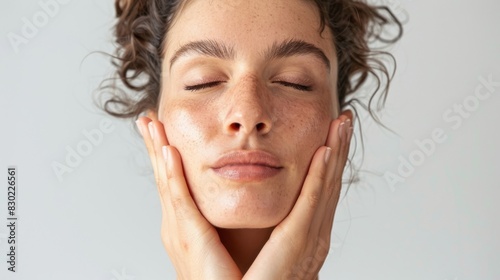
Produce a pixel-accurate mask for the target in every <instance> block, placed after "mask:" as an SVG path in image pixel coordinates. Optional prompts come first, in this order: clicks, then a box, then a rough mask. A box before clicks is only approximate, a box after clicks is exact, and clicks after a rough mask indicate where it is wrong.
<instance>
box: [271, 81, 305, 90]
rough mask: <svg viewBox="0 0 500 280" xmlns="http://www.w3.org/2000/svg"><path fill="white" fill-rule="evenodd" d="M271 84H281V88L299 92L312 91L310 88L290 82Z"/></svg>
mask: <svg viewBox="0 0 500 280" xmlns="http://www.w3.org/2000/svg"><path fill="white" fill-rule="evenodd" d="M273 83H276V84H281V85H283V86H286V87H291V88H293V89H296V90H300V91H312V86H306V85H301V84H295V83H290V82H285V81H277V82H273Z"/></svg>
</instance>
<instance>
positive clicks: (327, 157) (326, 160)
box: [325, 147, 332, 164]
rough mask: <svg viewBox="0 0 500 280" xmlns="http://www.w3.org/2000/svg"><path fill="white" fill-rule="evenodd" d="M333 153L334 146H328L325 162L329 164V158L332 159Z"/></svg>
mask: <svg viewBox="0 0 500 280" xmlns="http://www.w3.org/2000/svg"><path fill="white" fill-rule="evenodd" d="M331 155H332V148H330V147H326V151H325V164H328V160H330V156H331Z"/></svg>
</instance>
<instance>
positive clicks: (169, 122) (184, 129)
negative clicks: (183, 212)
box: [162, 101, 217, 184]
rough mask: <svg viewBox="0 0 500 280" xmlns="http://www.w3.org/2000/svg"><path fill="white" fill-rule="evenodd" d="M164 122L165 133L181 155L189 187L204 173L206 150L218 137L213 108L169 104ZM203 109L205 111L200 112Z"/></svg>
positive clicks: (183, 102) (181, 102) (189, 104)
mask: <svg viewBox="0 0 500 280" xmlns="http://www.w3.org/2000/svg"><path fill="white" fill-rule="evenodd" d="M164 108H165V112H164V119H163V120H162V122H163V124H164V126H165V133H166V135H167V139H168V142H169V144H170V145H172V146H174V147H175V148H176V149H177V150H178V151H179V153H180V154H181V158H182V164H183V167H184V172H185V174H186V180H187V181H188V184H189V183H190V181H191V180H190V179H195V178H196V177H197V176H198V175H199V172H200V171H201V170H199V168H200V166H199V163H200V162H201V161H202V159H204V155H205V151H206V150H207V147H208V146H210V143H211V142H212V141H213V139H214V137H215V136H216V133H217V129H216V127H215V124H216V121H215V114H214V112H212V111H213V110H212V109H213V108H209V107H208V106H207V107H203V106H202V107H200V104H194V103H193V102H190V101H180V102H175V103H174V102H170V103H168V102H167V104H166V106H165V107H164ZM200 108H204V109H203V110H200Z"/></svg>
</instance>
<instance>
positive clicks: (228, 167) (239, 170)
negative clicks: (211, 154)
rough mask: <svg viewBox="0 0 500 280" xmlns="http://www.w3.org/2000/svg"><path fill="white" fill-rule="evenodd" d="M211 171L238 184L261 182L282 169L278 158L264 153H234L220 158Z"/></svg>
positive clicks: (241, 151) (242, 151)
mask: <svg viewBox="0 0 500 280" xmlns="http://www.w3.org/2000/svg"><path fill="white" fill-rule="evenodd" d="M211 169H212V170H213V171H214V172H215V174H217V175H218V176H220V177H223V178H225V179H229V180H232V181H239V182H251V181H262V180H265V179H268V178H271V177H274V176H276V175H277V174H278V173H280V171H281V170H282V169H283V166H281V164H280V162H279V160H278V158H277V157H276V156H274V155H272V154H270V153H267V152H264V151H258V150H254V151H245V150H240V151H234V152H230V153H227V154H224V155H223V156H221V157H220V158H219V159H218V160H217V161H216V162H215V163H214V164H213V165H212V166H211Z"/></svg>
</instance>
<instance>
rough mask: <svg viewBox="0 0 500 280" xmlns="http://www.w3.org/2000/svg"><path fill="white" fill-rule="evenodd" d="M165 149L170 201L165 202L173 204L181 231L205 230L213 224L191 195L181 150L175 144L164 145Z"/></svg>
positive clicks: (194, 232)
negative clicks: (203, 214) (202, 212)
mask: <svg viewBox="0 0 500 280" xmlns="http://www.w3.org/2000/svg"><path fill="white" fill-rule="evenodd" d="M163 151H164V155H165V162H166V166H167V180H168V191H169V201H164V203H168V204H170V205H171V207H172V209H173V213H174V214H175V217H176V220H177V225H178V227H179V229H180V230H181V232H184V233H186V234H189V233H192V234H196V232H205V231H206V230H207V229H208V228H210V227H211V225H210V224H209V223H208V221H207V220H206V219H205V218H204V217H203V216H202V215H201V213H200V211H199V209H198V207H197V206H196V203H195V202H194V200H193V197H192V196H191V193H190V191H189V188H188V185H187V183H186V179H185V177H184V171H183V168H182V160H181V156H180V154H179V152H178V151H177V149H175V148H174V147H173V146H164V147H163ZM200 230H201V231H200Z"/></svg>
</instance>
